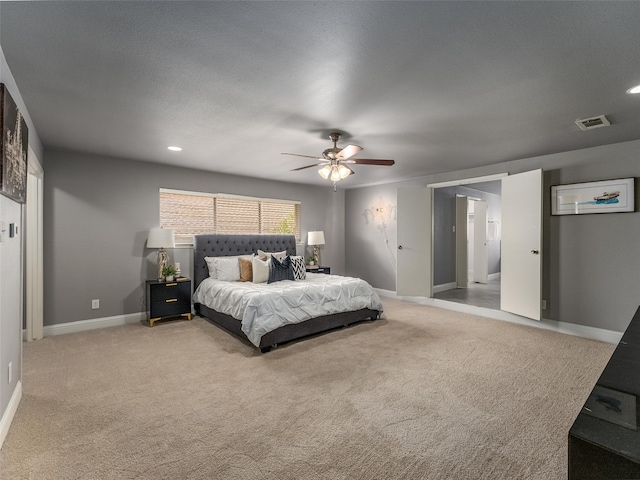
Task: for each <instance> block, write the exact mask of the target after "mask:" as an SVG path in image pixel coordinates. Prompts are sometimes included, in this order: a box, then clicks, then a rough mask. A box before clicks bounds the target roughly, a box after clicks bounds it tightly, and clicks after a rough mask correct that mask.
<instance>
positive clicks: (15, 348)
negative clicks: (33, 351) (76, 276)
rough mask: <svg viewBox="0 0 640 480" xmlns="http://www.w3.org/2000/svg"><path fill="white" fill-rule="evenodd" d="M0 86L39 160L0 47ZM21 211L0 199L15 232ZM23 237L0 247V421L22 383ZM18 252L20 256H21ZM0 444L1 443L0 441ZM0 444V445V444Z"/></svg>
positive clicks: (1, 214)
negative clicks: (16, 111)
mask: <svg viewBox="0 0 640 480" xmlns="http://www.w3.org/2000/svg"><path fill="white" fill-rule="evenodd" d="M0 83H4V84H5V86H6V87H7V89H8V90H9V93H10V94H11V97H12V98H13V100H14V101H15V102H16V105H17V106H18V109H19V110H20V113H22V116H23V117H24V119H25V122H26V123H27V127H28V129H29V146H30V147H31V149H32V150H33V151H34V153H35V154H36V155H37V156H38V157H39V158H40V159H41V158H42V144H41V143H40V139H39V138H38V132H36V129H35V128H34V125H33V122H32V121H31V117H30V116H29V112H28V110H27V108H26V105H25V103H24V101H23V99H22V95H20V91H19V89H18V85H17V84H16V82H15V80H14V78H13V75H12V74H11V70H10V69H9V66H8V65H7V62H6V60H5V58H4V53H2V48H1V47H0ZM23 218H24V215H23V208H22V206H21V205H20V204H18V203H16V202H14V201H13V200H11V199H9V198H7V197H1V198H0V221H3V222H6V224H7V225H8V224H9V223H15V224H16V225H17V226H18V231H19V232H24V230H23V229H22V227H23V225H24V223H23V222H22V219H23ZM24 251H25V249H24V235H23V234H22V233H19V234H18V236H17V237H14V238H12V239H9V238H8V235H7V239H6V242H5V243H3V244H0V275H1V276H2V280H0V299H2V301H1V302H0V305H1V306H2V308H0V372H1V374H0V418H2V419H4V415H5V413H6V411H7V407H8V405H9V402H10V400H11V397H12V396H13V395H14V393H15V391H16V387H17V385H18V382H20V381H21V380H22V348H21V346H22V324H23V320H24V318H23V317H24V308H23V298H24V288H23V266H24V260H25V256H24ZM21 252H22V253H21ZM9 363H11V370H12V378H11V382H10V383H9V382H7V369H8V365H9ZM0 440H1V439H0ZM0 444H1V441H0Z"/></svg>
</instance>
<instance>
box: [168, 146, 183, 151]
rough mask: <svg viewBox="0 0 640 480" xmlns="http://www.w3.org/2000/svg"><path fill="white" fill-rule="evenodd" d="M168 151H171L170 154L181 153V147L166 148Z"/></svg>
mask: <svg viewBox="0 0 640 480" xmlns="http://www.w3.org/2000/svg"><path fill="white" fill-rule="evenodd" d="M167 148H168V149H169V150H171V151H172V152H181V151H182V148H181V147H174V146H170V147H167Z"/></svg>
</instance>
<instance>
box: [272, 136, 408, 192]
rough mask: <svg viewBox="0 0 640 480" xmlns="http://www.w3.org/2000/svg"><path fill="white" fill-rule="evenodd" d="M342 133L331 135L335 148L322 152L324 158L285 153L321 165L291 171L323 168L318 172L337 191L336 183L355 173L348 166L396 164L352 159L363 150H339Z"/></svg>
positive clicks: (351, 147) (388, 161)
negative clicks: (309, 159)
mask: <svg viewBox="0 0 640 480" xmlns="http://www.w3.org/2000/svg"><path fill="white" fill-rule="evenodd" d="M340 136H341V134H340V133H337V132H333V133H331V134H330V135H329V138H330V139H331V141H332V142H333V148H327V149H326V150H325V151H324V152H322V157H317V156H313V155H301V154H298V153H283V154H282V155H292V156H294V157H304V158H314V159H316V160H318V162H319V163H313V164H311V165H306V166H304V167H298V168H294V169H292V170H291V171H292V172H296V171H298V170H304V169H305V168H311V167H321V168H320V169H319V170H318V173H319V174H320V176H321V177H322V178H324V179H326V180H331V181H332V182H333V189H334V190H335V189H336V182H339V181H340V180H343V179H345V178H347V177H348V176H349V175H351V174H352V173H354V171H353V170H352V169H351V168H350V167H349V166H348V164H356V165H382V166H388V167H390V166H391V165H393V164H394V163H396V162H395V161H394V160H375V159H372V158H351V157H353V156H354V155H355V154H356V153H358V152H360V151H362V150H363V148H362V147H360V146H358V145H347V146H346V147H344V148H338V146H337V144H338V140H340Z"/></svg>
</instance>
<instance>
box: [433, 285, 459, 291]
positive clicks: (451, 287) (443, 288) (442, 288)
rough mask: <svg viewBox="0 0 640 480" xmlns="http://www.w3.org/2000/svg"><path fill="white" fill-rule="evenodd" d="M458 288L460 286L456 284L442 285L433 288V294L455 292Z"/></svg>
mask: <svg viewBox="0 0 640 480" xmlns="http://www.w3.org/2000/svg"><path fill="white" fill-rule="evenodd" d="M457 287H458V284H457V283H456V282H449V283H441V284H440V285H434V286H433V293H442V292H448V291H449V290H455V289H456V288H457Z"/></svg>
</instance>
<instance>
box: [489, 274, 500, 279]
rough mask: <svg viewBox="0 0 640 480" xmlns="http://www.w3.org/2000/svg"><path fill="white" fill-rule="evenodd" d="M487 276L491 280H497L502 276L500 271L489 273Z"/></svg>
mask: <svg viewBox="0 0 640 480" xmlns="http://www.w3.org/2000/svg"><path fill="white" fill-rule="evenodd" d="M487 278H488V279H489V280H495V279H497V278H500V272H498V273H490V274H489V275H487Z"/></svg>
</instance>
